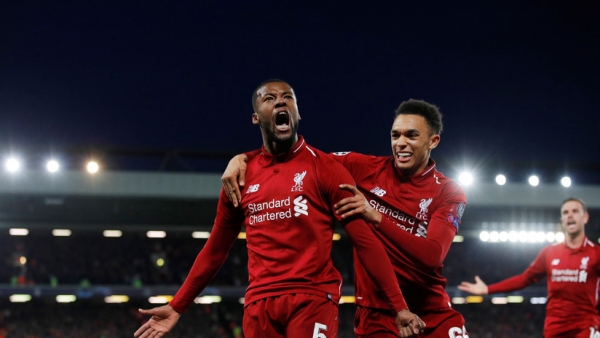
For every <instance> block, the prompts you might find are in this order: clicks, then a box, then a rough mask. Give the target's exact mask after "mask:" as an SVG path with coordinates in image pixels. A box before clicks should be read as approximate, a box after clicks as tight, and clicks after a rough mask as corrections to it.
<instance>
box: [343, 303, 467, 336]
mask: <svg viewBox="0 0 600 338" xmlns="http://www.w3.org/2000/svg"><path fill="white" fill-rule="evenodd" d="M417 315H418V316H419V317H421V319H422V320H423V321H424V322H425V325H427V326H426V328H425V330H424V332H423V333H422V334H420V335H419V337H430V338H433V337H436V338H469V335H468V333H467V330H466V329H465V319H464V318H463V316H462V315H461V314H460V313H459V312H457V311H456V310H454V309H452V308H446V309H439V310H432V311H427V312H423V313H417ZM354 333H355V334H356V337H369V338H388V337H389V338H391V337H400V335H399V334H398V328H397V327H396V314H395V313H394V312H393V311H390V310H382V309H374V308H367V307H362V306H358V307H357V309H356V315H355V316H354Z"/></svg>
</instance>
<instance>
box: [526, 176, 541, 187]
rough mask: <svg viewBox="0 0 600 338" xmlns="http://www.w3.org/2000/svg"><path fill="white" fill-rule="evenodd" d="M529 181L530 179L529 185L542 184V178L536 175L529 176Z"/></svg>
mask: <svg viewBox="0 0 600 338" xmlns="http://www.w3.org/2000/svg"><path fill="white" fill-rule="evenodd" d="M527 181H529V185H531V186H532V187H537V185H538V184H540V178H539V177H537V176H535V175H531V176H529V179H528V180H527Z"/></svg>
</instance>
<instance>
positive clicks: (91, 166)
mask: <svg viewBox="0 0 600 338" xmlns="http://www.w3.org/2000/svg"><path fill="white" fill-rule="evenodd" d="M86 169H87V171H88V173H90V174H95V173H97V172H98V170H100V165H98V162H96V161H89V162H88V164H87V166H86Z"/></svg>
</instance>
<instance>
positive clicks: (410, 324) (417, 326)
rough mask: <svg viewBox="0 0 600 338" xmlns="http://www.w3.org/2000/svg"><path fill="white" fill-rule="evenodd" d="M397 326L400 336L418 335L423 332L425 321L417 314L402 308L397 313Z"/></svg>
mask: <svg viewBox="0 0 600 338" xmlns="http://www.w3.org/2000/svg"><path fill="white" fill-rule="evenodd" d="M396 326H397V327H398V332H399V333H400V337H402V338H405V337H417V336H418V335H419V334H420V333H423V330H424V329H425V322H424V321H423V320H421V318H419V316H417V315H416V314H414V313H412V312H410V311H408V310H402V311H400V312H398V313H397V314H396Z"/></svg>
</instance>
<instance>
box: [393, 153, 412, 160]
mask: <svg viewBox="0 0 600 338" xmlns="http://www.w3.org/2000/svg"><path fill="white" fill-rule="evenodd" d="M411 157H412V153H409V152H405V151H399V152H397V153H396V158H397V159H398V161H400V162H404V161H408V160H410V159H411Z"/></svg>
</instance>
